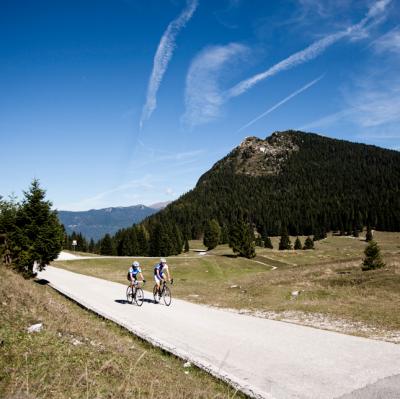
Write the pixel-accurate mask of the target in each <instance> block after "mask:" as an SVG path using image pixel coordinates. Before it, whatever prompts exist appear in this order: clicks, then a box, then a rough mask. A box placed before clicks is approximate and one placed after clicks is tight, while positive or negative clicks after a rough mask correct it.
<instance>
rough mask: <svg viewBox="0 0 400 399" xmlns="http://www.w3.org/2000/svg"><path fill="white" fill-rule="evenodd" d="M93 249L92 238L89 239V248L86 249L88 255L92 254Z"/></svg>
mask: <svg viewBox="0 0 400 399" xmlns="http://www.w3.org/2000/svg"><path fill="white" fill-rule="evenodd" d="M94 247H95V245H94V240H93V238H91V239H90V242H89V248H88V250H89V252H90V253H94V251H95V249H94Z"/></svg>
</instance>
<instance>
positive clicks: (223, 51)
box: [182, 43, 248, 126]
mask: <svg viewBox="0 0 400 399" xmlns="http://www.w3.org/2000/svg"><path fill="white" fill-rule="evenodd" d="M247 52H248V48H247V47H245V46H243V45H241V44H238V43H230V44H228V45H226V46H210V47H207V48H206V49H204V50H203V51H201V52H200V53H199V54H198V55H197V56H196V57H195V58H194V59H193V61H192V63H191V65H190V68H189V71H188V74H187V77H186V87H185V106H186V111H185V114H184V116H183V118H182V120H183V122H184V123H185V124H187V125H189V126H194V125H199V124H201V123H205V122H208V121H210V120H213V119H215V118H217V117H218V116H219V113H220V107H221V105H222V104H223V102H224V97H223V94H222V93H223V92H222V90H221V88H220V87H219V84H220V83H219V80H220V76H221V74H222V72H223V71H224V70H225V68H226V67H227V65H228V64H230V63H232V62H233V61H235V60H237V59H238V58H240V57H243V56H244V55H245V54H247Z"/></svg>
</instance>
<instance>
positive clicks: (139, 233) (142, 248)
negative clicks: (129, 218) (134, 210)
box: [135, 225, 149, 256]
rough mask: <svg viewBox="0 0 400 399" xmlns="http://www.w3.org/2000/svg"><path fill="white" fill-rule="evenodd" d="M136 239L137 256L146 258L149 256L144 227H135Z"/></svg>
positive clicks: (147, 236)
mask: <svg viewBox="0 0 400 399" xmlns="http://www.w3.org/2000/svg"><path fill="white" fill-rule="evenodd" d="M135 228H136V237H137V242H138V255H140V256H147V255H148V254H149V235H148V233H147V230H146V229H145V227H144V226H142V225H140V226H136V227H135Z"/></svg>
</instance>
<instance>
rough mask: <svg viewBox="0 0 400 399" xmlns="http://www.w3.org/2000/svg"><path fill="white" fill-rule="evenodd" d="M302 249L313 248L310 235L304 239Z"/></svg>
mask: <svg viewBox="0 0 400 399" xmlns="http://www.w3.org/2000/svg"><path fill="white" fill-rule="evenodd" d="M303 249H314V241H313V240H312V239H311V237H310V236H308V237H307V238H306V240H305V241H304V247H303Z"/></svg>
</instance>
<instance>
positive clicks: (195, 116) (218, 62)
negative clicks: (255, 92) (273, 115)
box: [182, 0, 391, 126]
mask: <svg viewBox="0 0 400 399" xmlns="http://www.w3.org/2000/svg"><path fill="white" fill-rule="evenodd" d="M310 2H311V3H312V1H309V2H308V3H310ZM390 2H391V0H379V1H377V2H375V3H374V4H373V5H372V6H371V7H370V8H369V9H368V11H367V13H366V15H365V16H364V18H363V19H362V20H361V21H360V22H358V23H356V24H353V25H350V26H348V27H347V28H345V29H341V30H339V31H338V32H336V33H332V34H330V35H327V36H325V37H323V38H321V39H319V40H317V41H315V42H314V43H312V44H311V45H309V46H308V47H306V48H305V49H303V50H301V51H298V52H296V53H294V54H292V55H290V56H289V57H287V58H286V59H284V60H282V61H280V62H278V63H277V64H275V65H273V66H272V67H270V68H268V69H267V70H266V71H264V72H262V73H259V74H256V75H254V76H252V77H250V78H248V79H245V80H243V81H241V82H239V83H238V84H236V85H234V86H233V87H231V88H230V89H228V90H225V91H224V90H223V89H222V88H221V82H220V78H221V75H222V71H224V70H226V67H227V65H230V64H229V63H230V62H232V61H233V60H237V59H238V58H240V57H241V56H243V54H246V52H247V51H249V50H248V48H247V47H245V46H243V45H239V44H237V43H231V44H229V45H227V46H213V47H208V48H207V49H205V50H203V51H202V52H201V53H200V54H198V55H197V56H196V57H195V58H194V60H193V61H192V63H191V66H190V68H189V72H188V75H187V78H186V88H185V106H186V111H185V114H184V116H183V118H182V121H183V122H184V123H186V124H188V125H189V126H195V125H200V124H202V123H206V122H209V121H212V120H215V119H216V118H217V117H218V116H220V113H221V107H222V105H223V104H224V103H226V102H227V101H229V100H230V99H231V98H234V97H237V96H240V95H241V94H243V93H245V92H246V91H248V90H249V89H251V88H252V87H253V86H255V85H256V84H258V83H260V82H261V81H263V80H265V79H267V78H269V77H272V76H274V75H276V74H278V73H280V72H283V71H285V70H289V69H292V68H294V67H296V66H298V65H300V64H304V63H306V62H309V61H311V60H313V59H314V58H316V57H318V56H319V55H320V54H322V53H323V52H324V51H325V50H326V49H327V48H329V47H330V46H332V45H333V44H335V43H336V42H338V41H339V40H341V39H344V38H347V39H350V40H357V39H360V38H363V37H365V35H366V34H368V31H369V29H370V28H371V27H372V26H374V25H375V24H376V23H378V22H380V21H382V18H384V17H385V15H386V11H387V8H388V5H389V3H390ZM321 12H322V11H321ZM286 101H287V100H286ZM270 112H271V111H270Z"/></svg>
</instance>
